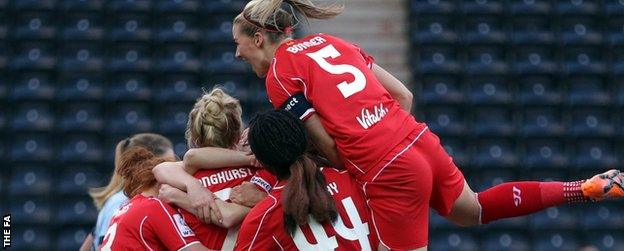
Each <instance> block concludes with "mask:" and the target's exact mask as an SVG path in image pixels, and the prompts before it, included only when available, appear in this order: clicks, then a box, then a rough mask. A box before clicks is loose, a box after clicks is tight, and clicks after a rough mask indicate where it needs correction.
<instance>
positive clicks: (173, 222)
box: [149, 200, 199, 250]
mask: <svg viewBox="0 0 624 251" xmlns="http://www.w3.org/2000/svg"><path fill="white" fill-rule="evenodd" d="M156 202H157V204H159V205H158V207H156V209H155V210H154V211H153V212H150V221H149V224H150V227H151V229H152V231H153V232H154V234H155V235H156V236H157V237H158V239H160V241H161V242H162V243H163V244H164V245H165V246H166V247H167V249H168V250H180V249H182V248H185V247H188V246H190V245H195V244H196V243H199V241H198V240H197V237H196V236H195V233H194V232H193V230H191V228H190V227H189V226H188V225H187V224H186V222H185V221H184V219H183V218H182V215H180V213H178V212H176V211H175V210H174V209H173V208H171V207H169V206H168V205H165V204H164V203H163V202H162V201H160V200H156Z"/></svg>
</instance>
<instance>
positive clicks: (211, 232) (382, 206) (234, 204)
mask: <svg viewBox="0 0 624 251" xmlns="http://www.w3.org/2000/svg"><path fill="white" fill-rule="evenodd" d="M342 9H343V7H342V6H341V5H337V4H327V5H324V6H318V5H315V4H313V3H312V2H310V1H309V0H252V1H250V2H249V3H248V4H247V5H246V6H245V8H244V10H243V11H242V12H241V13H240V14H239V15H238V16H237V17H236V18H235V19H234V22H233V24H234V25H233V30H232V35H233V40H234V42H235V43H236V45H237V47H236V56H237V58H239V59H241V60H244V61H245V62H247V63H249V64H250V65H251V67H252V68H253V70H254V72H255V73H256V75H258V76H259V77H261V78H265V79H266V83H265V86H266V91H267V94H268V98H269V101H270V102H271V104H272V105H273V106H274V108H276V109H275V110H274V111H270V112H265V113H261V114H257V115H255V116H254V118H253V119H252V120H251V121H250V123H249V128H248V129H244V128H243V125H242V119H241V114H242V111H241V107H240V104H239V102H238V100H236V99H235V98H234V97H231V96H229V95H228V94H226V93H225V92H223V90H221V89H218V88H215V89H213V90H212V91H211V92H209V93H204V94H203V95H202V96H201V97H200V98H199V99H198V101H197V102H196V103H195V105H194V107H193V109H192V111H191V112H190V113H189V121H188V125H187V131H186V138H187V141H188V146H189V148H190V150H189V151H188V152H187V153H186V154H185V156H184V158H183V160H182V161H177V160H176V158H175V156H174V155H173V151H171V149H166V150H162V149H160V148H157V147H153V146H152V145H150V144H151V143H154V142H156V141H157V140H143V141H142V143H140V142H139V140H135V139H132V138H131V139H127V140H125V141H124V142H123V143H120V145H118V151H117V154H118V155H119V156H117V158H116V159H117V161H116V168H115V169H116V170H115V172H116V175H119V176H120V177H121V179H122V180H123V182H121V183H122V184H123V185H122V188H123V193H124V194H125V195H126V196H128V198H130V199H129V201H127V202H126V203H124V204H123V206H122V207H121V208H120V209H119V210H118V211H117V212H116V213H115V215H114V216H113V217H112V220H111V222H110V224H109V225H108V228H107V231H106V234H105V235H104V237H103V238H102V240H101V242H100V243H98V244H97V246H96V248H98V249H99V250H232V249H234V250H426V248H427V242H428V218H429V208H433V209H435V210H436V211H437V213H438V214H440V215H442V216H444V217H446V218H447V219H449V220H450V221H452V222H453V223H455V224H457V225H460V226H474V225H479V224H486V223H489V222H491V221H494V220H497V219H503V218H510V217H516V216H521V215H527V214H531V213H534V212H537V211H541V210H543V209H545V208H548V207H551V206H556V205H561V204H565V203H588V202H595V201H600V200H603V199H605V198H617V197H623V196H624V189H623V187H622V179H623V178H624V174H622V173H620V172H619V171H618V170H609V171H607V172H605V173H603V174H599V175H596V176H594V177H592V178H590V179H588V180H580V181H573V182H532V181H524V182H508V183H503V184H500V185H497V186H494V187H492V188H489V189H487V190H485V191H483V192H479V193H475V192H473V191H472V189H471V188H470V187H469V186H468V184H467V183H466V181H465V179H464V176H463V174H462V172H461V171H460V170H459V169H458V168H457V166H455V164H454V163H453V160H452V158H451V157H450V156H449V155H448V154H447V153H446V152H445V151H444V149H443V148H442V146H441V144H440V140H439V138H438V137H437V136H436V135H435V134H434V133H432V132H431V131H429V130H428V128H427V126H426V125H425V124H424V123H420V122H417V121H416V120H415V119H414V117H413V116H412V115H411V112H410V110H411V105H412V94H411V93H410V91H409V90H408V89H407V88H406V87H405V86H404V85H403V83H401V82H400V81H399V80H397V79H396V78H395V77H393V76H392V75H391V74H390V73H388V72H387V71H385V70H384V69H383V68H381V67H380V66H378V65H377V64H375V63H374V59H373V57H371V56H370V55H368V54H366V53H365V52H364V51H363V50H362V49H361V48H359V47H358V46H357V45H354V44H351V43H349V42H347V41H344V40H342V39H340V38H337V37H334V36H331V35H326V34H312V35H309V36H306V37H303V38H298V39H294V38H293V36H292V33H293V29H294V27H295V26H297V25H298V24H299V19H302V18H315V19H328V18H331V17H333V16H336V15H338V14H339V13H340V12H341V11H342ZM143 136H144V137H145V135H143ZM135 137H137V136H135ZM150 137H154V138H158V137H159V136H157V135H151V136H150ZM133 138H134V137H133ZM165 140H166V139H165ZM133 142H134V143H133ZM120 147H121V148H120ZM120 149H122V151H120ZM156 149H158V150H156ZM95 238H96V239H97V236H95Z"/></svg>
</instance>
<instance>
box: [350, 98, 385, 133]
mask: <svg viewBox="0 0 624 251" xmlns="http://www.w3.org/2000/svg"><path fill="white" fill-rule="evenodd" d="M372 110H373V111H372V112H371V111H370V110H369V109H367V108H362V113H361V114H360V116H359V117H356V119H357V121H358V123H360V125H361V126H362V127H363V128H364V129H368V128H370V127H371V126H373V125H374V124H377V123H378V122H379V121H381V120H382V119H383V118H384V117H385V116H386V114H388V108H385V107H384V106H383V104H379V105H376V106H373V109H372Z"/></svg>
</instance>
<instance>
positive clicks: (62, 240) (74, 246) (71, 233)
mask: <svg viewBox="0 0 624 251" xmlns="http://www.w3.org/2000/svg"><path fill="white" fill-rule="evenodd" d="M90 227H91V226H84V227H64V228H62V229H61V230H60V233H58V237H57V239H56V250H78V249H79V248H80V245H81V244H82V242H83V241H84V239H85V237H87V235H88V234H89V231H91V228H90Z"/></svg>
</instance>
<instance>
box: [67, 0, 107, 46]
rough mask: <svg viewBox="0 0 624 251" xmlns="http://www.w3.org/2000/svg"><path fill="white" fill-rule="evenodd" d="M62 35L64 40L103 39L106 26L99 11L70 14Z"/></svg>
mask: <svg viewBox="0 0 624 251" xmlns="http://www.w3.org/2000/svg"><path fill="white" fill-rule="evenodd" d="M94 2H97V1H94ZM61 36H62V38H63V39H64V40H87V41H97V40H101V39H102V38H103V37H104V28H103V26H102V20H101V17H100V15H99V13H95V14H90V13H88V12H87V13H79V14H73V15H70V16H68V17H67V19H66V20H65V25H64V28H63V31H62V35H61Z"/></svg>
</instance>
